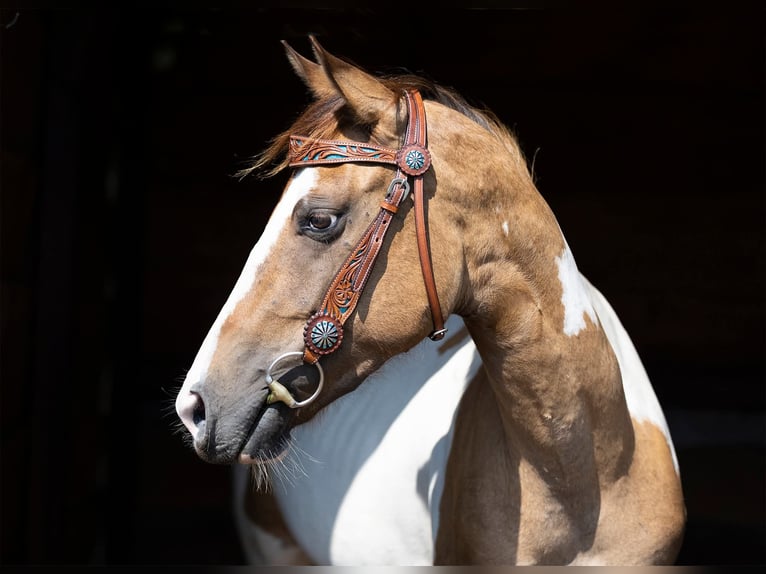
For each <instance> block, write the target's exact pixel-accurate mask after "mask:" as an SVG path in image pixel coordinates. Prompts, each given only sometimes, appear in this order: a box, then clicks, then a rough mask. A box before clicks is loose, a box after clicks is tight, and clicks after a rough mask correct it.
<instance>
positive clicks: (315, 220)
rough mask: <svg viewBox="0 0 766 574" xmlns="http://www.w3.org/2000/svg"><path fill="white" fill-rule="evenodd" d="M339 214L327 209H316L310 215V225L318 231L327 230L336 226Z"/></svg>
mask: <svg viewBox="0 0 766 574" xmlns="http://www.w3.org/2000/svg"><path fill="white" fill-rule="evenodd" d="M337 222H338V216H337V215H335V214H334V213H327V212H326V211H315V212H313V213H312V214H311V215H309V217H308V225H309V227H310V228H311V229H313V230H316V231H326V230H328V229H330V228H332V227H334V226H335V224H336V223H337Z"/></svg>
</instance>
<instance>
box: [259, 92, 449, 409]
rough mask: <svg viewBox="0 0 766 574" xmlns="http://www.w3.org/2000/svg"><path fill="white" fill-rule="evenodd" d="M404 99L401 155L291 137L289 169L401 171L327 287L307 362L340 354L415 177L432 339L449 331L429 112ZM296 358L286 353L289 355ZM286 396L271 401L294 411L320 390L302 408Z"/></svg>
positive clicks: (312, 326)
mask: <svg viewBox="0 0 766 574" xmlns="http://www.w3.org/2000/svg"><path fill="white" fill-rule="evenodd" d="M404 97H405V101H406V104H407V116H408V117H407V128H406V131H405V136H404V144H403V145H402V147H401V148H399V149H398V150H393V149H390V148H385V147H381V146H377V145H373V144H369V143H360V142H349V141H329V140H321V139H316V138H309V137H304V136H298V135H291V136H290V148H289V151H288V161H289V165H290V167H308V166H317V165H325V166H326V165H333V164H338V163H348V162H365V163H381V164H389V165H395V166H396V167H397V170H396V175H395V176H394V178H393V179H392V180H391V183H390V184H389V186H388V191H387V193H386V196H385V198H384V199H383V201H382V202H381V203H380V211H378V213H377V215H376V216H375V218H374V219H373V220H372V223H370V225H369V227H367V230H366V231H365V232H364V234H363V235H362V238H361V239H360V240H359V242H358V243H357V244H356V246H355V247H354V249H353V250H352V251H351V254H350V255H349V256H348V258H347V259H346V261H345V262H344V263H343V265H342V266H341V268H340V270H339V271H338V272H337V273H336V275H335V278H334V279H333V280H332V282H331V283H330V286H329V287H328V288H327V292H326V293H325V296H324V299H323V300H322V304H321V306H320V308H319V311H317V312H316V313H314V314H313V315H312V316H311V317H310V318H309V319H308V321H307V322H306V326H305V327H304V337H303V339H304V343H305V348H304V350H303V362H304V363H307V364H311V365H317V367H319V365H318V361H319V358H320V357H321V356H324V355H329V354H330V353H332V352H334V351H336V350H337V349H338V347H340V345H341V343H342V342H343V324H344V323H345V322H346V320H347V319H348V317H349V316H350V315H351V314H352V313H353V312H354V309H355V308H356V305H357V303H358V302H359V298H360V297H361V295H362V291H363V290H364V286H365V284H366V283H367V279H368V278H369V276H370V271H371V270H372V267H373V265H374V264H375V260H376V258H377V256H378V253H379V252H380V248H381V246H382V245H383V239H384V238H385V236H386V232H387V231H388V228H389V226H390V224H391V221H392V220H393V217H394V215H395V214H396V212H397V211H398V209H399V205H400V204H401V203H402V201H404V199H405V198H406V197H407V195H408V194H409V191H410V184H409V182H408V178H412V182H413V183H412V186H413V188H414V191H413V200H414V203H415V229H416V238H417V244H418V255H419V257H420V268H421V271H422V272H423V282H424V283H425V288H426V296H427V298H428V304H429V306H430V308H431V318H432V321H433V331H432V332H431V333H430V334H429V337H430V338H431V340H433V341H438V340H440V339H442V338H443V337H444V335H445V333H446V332H447V329H445V328H444V319H443V317H442V312H441V306H440V304H439V297H438V295H437V293H436V281H435V280H434V273H433V266H432V265H431V254H430V250H429V246H428V227H427V222H426V211H425V197H424V194H423V175H424V174H425V173H426V172H427V171H428V169H429V167H430V166H431V154H430V153H429V151H428V144H427V139H426V137H427V134H426V112H425V107H424V105H423V99H422V97H421V95H420V93H419V92H418V91H417V90H408V91H406V92H405V94H404ZM297 354H298V353H287V354H286V355H297ZM280 359H281V357H280ZM280 359H277V361H279V360H280ZM277 361H275V362H274V363H273V364H272V367H270V368H269V371H268V373H269V374H268V376H267V382H269V384H270V386H271V387H272V391H273V390H274V387H275V386H276V385H274V383H275V382H276V381H274V382H272V379H271V375H270V372H271V369H272V368H273V367H274V364H276V363H277ZM321 376H322V371H321V368H320V377H321ZM277 385H278V383H277ZM320 387H321V379H320ZM285 392H286V390H285V389H284V388H283V387H282V393H281V394H282V395H283V396H282V397H278V396H275V397H271V396H270V398H269V401H270V402H273V400H284V401H285V402H286V403H288V405H289V406H292V407H298V406H303V405H305V404H307V403H308V402H310V401H311V400H313V399H314V398H315V397H316V395H317V394H318V392H319V389H317V391H315V393H314V395H313V396H312V397H311V399H309V400H307V401H303V402H301V403H297V402H296V401H295V400H294V399H292V397H291V396H290V395H289V393H287V394H285ZM277 394H280V393H277Z"/></svg>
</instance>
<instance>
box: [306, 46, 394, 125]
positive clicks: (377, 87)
mask: <svg viewBox="0 0 766 574" xmlns="http://www.w3.org/2000/svg"><path fill="white" fill-rule="evenodd" d="M309 38H310V40H311V44H312V47H313V49H314V55H315V56H316V59H317V61H318V62H319V64H321V67H322V68H323V69H324V71H325V73H326V75H327V77H328V78H329V79H330V81H331V82H332V83H333V84H334V86H335V89H336V91H337V92H340V94H341V95H342V96H343V99H344V100H346V103H347V105H348V107H349V108H350V109H351V110H352V111H353V112H354V114H355V115H356V116H357V117H358V118H359V119H360V120H361V121H362V122H363V123H367V124H374V123H377V122H379V121H380V120H381V119H383V118H385V117H387V116H388V114H390V112H391V110H392V109H395V105H396V101H397V97H396V94H395V93H394V92H393V91H391V90H389V89H388V88H387V87H386V86H384V85H383V83H382V82H381V81H380V80H378V79H377V78H376V77H374V76H372V75H370V74H368V73H367V72H364V71H363V70H361V69H360V68H357V67H356V66H354V65H353V64H350V63H349V62H346V61H345V60H341V59H340V58H337V57H335V56H333V55H332V54H330V53H329V52H327V51H326V50H325V49H324V48H322V46H320V45H319V42H317V40H316V38H314V36H309Z"/></svg>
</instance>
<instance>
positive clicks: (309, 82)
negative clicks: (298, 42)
mask: <svg viewBox="0 0 766 574" xmlns="http://www.w3.org/2000/svg"><path fill="white" fill-rule="evenodd" d="M282 45H283V46H284V47H285V53H286V54H287V60H288V61H289V62H290V65H291V66H292V68H293V70H295V73H296V74H297V75H298V77H299V78H300V79H301V80H303V83H304V84H306V86H307V87H308V88H309V89H310V90H311V91H312V92H313V93H314V95H315V96H316V97H317V98H323V97H326V96H331V95H332V94H335V93H337V92H338V88H337V87H336V86H335V83H334V82H333V81H332V80H330V78H328V77H327V74H326V73H325V71H324V70H323V69H322V66H320V65H319V64H317V63H316V62H312V61H311V60H309V59H308V58H304V57H303V56H301V55H300V54H299V53H298V52H296V51H295V50H294V49H293V47H292V46H290V44H288V43H287V42H285V41H284V40H282Z"/></svg>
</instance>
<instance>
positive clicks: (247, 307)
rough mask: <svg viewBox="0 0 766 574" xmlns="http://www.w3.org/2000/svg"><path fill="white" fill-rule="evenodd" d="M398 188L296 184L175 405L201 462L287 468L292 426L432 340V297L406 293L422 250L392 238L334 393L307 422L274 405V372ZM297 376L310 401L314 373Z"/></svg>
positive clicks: (347, 172)
mask: <svg viewBox="0 0 766 574" xmlns="http://www.w3.org/2000/svg"><path fill="white" fill-rule="evenodd" d="M390 177H391V173H390V170H387V169H385V168H379V167H377V168H376V167H360V166H349V165H345V166H340V165H339V166H332V167H311V168H303V169H301V170H298V171H297V172H296V173H295V174H294V176H293V177H292V178H291V180H290V182H289V183H288V185H287V188H286V190H285V192H284V194H283V196H282V198H281V200H280V202H279V204H278V205H277V207H276V209H275V210H274V213H273V214H272V216H271V218H270V220H269V222H268V224H267V226H266V229H265V231H264V233H263V235H262V237H261V238H260V240H259V241H258V243H257V244H256V245H255V247H254V248H253V250H252V252H251V253H250V256H249V258H248V260H247V262H246V264H245V267H244V269H243V271H242V274H241V276H240V278H239V280H238V281H237V283H236V285H235V287H234V290H233V291H232V293H231V295H230V297H229V299H228V300H227V302H226V304H225V305H224V307H223V309H222V310H221V312H220V314H219V316H218V318H217V319H216V321H215V323H214V324H213V327H212V328H211V330H210V332H209V333H208V335H207V337H206V338H205V340H204V342H203V344H202V347H201V348H200V350H199V352H198V354H197V357H196V358H195V360H194V363H193V365H192V368H191V370H190V371H189V373H188V374H187V376H186V380H185V382H184V385H183V388H182V389H181V392H180V393H179V395H178V398H177V400H176V407H177V411H178V413H179V416H180V418H181V420H182V422H183V424H184V425H185V426H186V428H187V429H188V430H189V432H190V433H191V435H192V437H193V440H194V446H195V449H196V450H197V452H198V454H199V455H200V456H201V457H202V458H204V459H206V460H209V461H211V462H231V461H233V460H237V459H239V460H240V461H241V462H245V463H250V462H253V461H254V460H268V459H271V458H275V457H278V456H279V455H280V454H281V453H282V451H283V450H284V448H285V447H286V446H287V442H286V439H287V437H288V434H289V429H290V428H291V427H292V426H293V425H294V424H299V423H300V422H303V421H305V420H308V419H310V418H311V417H312V416H313V415H314V414H315V413H316V412H317V411H318V410H320V409H321V408H322V407H323V406H324V405H326V404H328V403H329V402H332V401H333V400H334V399H336V398H337V397H339V396H340V395H342V394H345V393H347V392H349V391H351V390H353V389H354V388H355V387H356V386H357V385H358V384H359V383H360V382H361V381H362V380H363V379H364V378H365V377H366V376H367V375H369V374H370V373H371V372H372V371H374V370H375V369H376V368H377V367H379V366H380V365H381V364H382V363H383V362H384V361H385V360H386V359H388V358H390V357H391V356H393V355H395V354H398V353H400V352H403V351H405V350H407V349H409V348H410V347H412V346H414V345H415V344H416V343H417V342H418V341H420V340H421V339H422V338H423V336H424V335H425V334H426V333H427V329H428V323H427V322H428V316H427V312H426V311H427V310H426V309H425V308H424V307H423V305H422V301H425V296H424V295H422V301H418V297H417V296H413V292H414V294H415V295H419V294H420V293H419V290H420V291H422V290H423V287H422V285H420V283H419V282H418V281H413V282H412V284H408V282H407V281H406V274H407V270H408V269H409V268H413V261H414V260H415V259H416V258H417V253H416V251H415V248H414V241H412V236H411V235H410V234H407V233H405V234H398V233H394V234H393V237H392V243H391V245H390V249H389V251H388V252H387V253H384V254H382V255H381V257H380V258H379V260H378V262H377V263H376V268H375V269H374V271H373V274H372V276H371V278H370V288H369V297H368V298H366V299H364V300H363V301H362V302H361V303H360V305H359V307H358V309H357V311H356V313H355V314H354V316H353V317H354V319H353V320H351V321H349V323H348V324H347V326H346V329H345V339H344V345H343V347H342V348H341V349H340V350H339V351H338V352H337V353H335V355H334V356H333V360H332V361H328V363H327V365H326V367H325V371H326V373H327V380H328V381H329V382H328V384H327V385H326V386H325V388H324V389H323V391H322V393H321V394H320V396H319V398H318V399H317V401H316V402H315V403H313V404H312V405H309V406H307V407H305V408H302V409H300V411H299V412H298V413H295V412H293V411H291V410H290V409H289V408H287V407H286V406H285V405H283V404H281V403H276V404H272V405H266V397H267V395H268V388H267V385H266V382H265V378H264V375H265V370H266V367H267V366H268V365H269V364H270V363H271V362H272V361H273V360H274V359H275V358H276V357H278V356H279V355H281V354H283V353H285V352H287V351H298V350H300V349H301V348H302V346H303V339H302V335H303V326H304V324H305V321H306V319H307V318H308V317H310V316H311V315H312V313H314V312H315V311H316V310H317V305H318V303H319V302H320V301H321V299H322V296H323V294H324V290H325V289H326V288H327V285H328V284H329V283H330V281H331V280H332V277H333V275H334V274H335V272H336V271H337V269H338V268H339V266H340V265H341V264H342V262H343V260H344V259H345V258H346V257H347V256H348V254H349V252H350V251H351V249H352V248H353V246H354V244H355V242H356V240H357V239H358V237H359V236H360V235H361V233H362V232H363V231H364V229H365V227H366V226H367V225H368V224H369V221H370V219H371V218H372V216H373V214H374V213H375V212H376V211H377V210H378V205H379V202H380V197H381V195H382V191H381V190H385V188H386V186H387V185H388V181H389V179H390ZM393 225H394V226H396V225H401V223H400V222H395V223H394V224H393ZM394 231H396V230H394ZM400 235H407V236H408V237H407V238H406V239H405V238H400V237H399V236H400ZM414 266H417V263H415V264H414ZM384 271H385V273H384ZM403 276H404V277H405V280H402V277H403ZM415 279H416V280H417V279H418V278H417V277H416V278H415ZM415 301H418V304H414V302H415ZM291 374H292V376H293V377H294V378H292V379H289V377H288V380H290V385H291V389H293V390H294V391H295V392H296V393H297V394H299V395H302V396H307V395H308V394H310V393H311V389H312V386H313V385H315V384H316V380H315V379H316V375H315V373H314V372H313V369H312V368H311V367H308V366H301V367H296V368H295V369H293V370H292V371H291Z"/></svg>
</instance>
